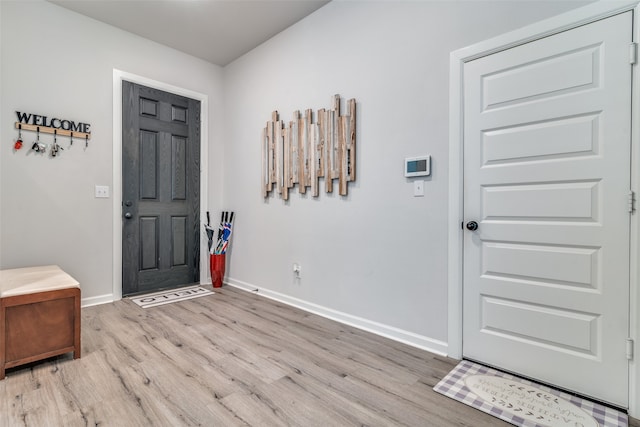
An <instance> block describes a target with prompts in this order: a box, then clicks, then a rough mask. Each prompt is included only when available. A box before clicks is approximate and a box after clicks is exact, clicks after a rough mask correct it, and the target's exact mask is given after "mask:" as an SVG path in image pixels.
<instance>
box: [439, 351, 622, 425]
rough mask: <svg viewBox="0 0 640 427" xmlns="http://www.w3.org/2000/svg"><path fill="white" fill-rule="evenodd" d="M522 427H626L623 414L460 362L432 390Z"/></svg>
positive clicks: (480, 366) (473, 364) (500, 373)
mask: <svg viewBox="0 0 640 427" xmlns="http://www.w3.org/2000/svg"><path fill="white" fill-rule="evenodd" d="M433 389H434V390H435V391H437V392H438V393H441V394H444V395H445V396H447V397H450V398H452V399H455V400H458V401H460V402H462V403H464V404H465V405H469V406H471V407H473V408H476V409H479V410H481V411H483V412H486V413H487V414H489V415H493V416H494V417H497V418H500V419H501V420H504V421H506V422H508V423H511V424H513V425H516V426H523V427H569V426H571V427H573V426H583V427H628V423H629V420H628V418H627V415H626V414H625V413H623V412H620V411H617V410H615V409H612V408H609V407H607V406H604V405H601V404H599V403H595V402H591V401H589V400H586V399H581V398H579V397H576V396H573V395H570V394H568V393H564V392H561V391H559V390H555V389H552V388H550V387H546V386H543V385H540V384H536V383H533V382H531V381H527V380H525V379H522V378H518V377H515V376H513V375H509V374H507V373H504V372H500V371H497V370H495V369H492V368H488V367H486V366H482V365H479V364H477V363H473V362H469V361H467V360H463V361H462V362H460V363H459V364H458V366H456V367H455V368H454V369H453V370H452V371H451V372H449V373H448V374H447V376H446V377H444V378H443V379H442V381H440V382H439V383H438V384H436V386H435V387H434V388H433Z"/></svg>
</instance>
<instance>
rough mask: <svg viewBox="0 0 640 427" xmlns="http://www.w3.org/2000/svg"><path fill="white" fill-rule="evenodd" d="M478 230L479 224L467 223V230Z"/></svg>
mask: <svg viewBox="0 0 640 427" xmlns="http://www.w3.org/2000/svg"><path fill="white" fill-rule="evenodd" d="M477 229H478V223H477V222H475V221H469V222H468V223H467V230H471V231H476V230H477Z"/></svg>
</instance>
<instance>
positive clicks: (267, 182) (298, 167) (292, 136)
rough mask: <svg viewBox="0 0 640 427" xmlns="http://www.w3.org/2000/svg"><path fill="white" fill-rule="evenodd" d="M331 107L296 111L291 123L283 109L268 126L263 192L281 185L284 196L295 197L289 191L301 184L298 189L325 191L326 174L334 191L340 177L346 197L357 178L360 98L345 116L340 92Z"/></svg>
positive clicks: (264, 140)
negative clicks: (322, 186)
mask: <svg viewBox="0 0 640 427" xmlns="http://www.w3.org/2000/svg"><path fill="white" fill-rule="evenodd" d="M331 102H332V108H331V109H324V108H322V109H320V110H318V111H317V113H316V115H315V118H316V121H315V122H314V121H313V118H314V117H313V116H314V114H313V110H311V109H307V110H305V112H304V115H302V114H300V111H294V113H293V117H292V120H291V121H290V122H289V123H288V125H287V124H286V123H285V122H283V121H281V120H280V119H279V115H278V112H277V111H274V112H273V113H272V114H271V121H269V122H267V124H266V127H265V128H264V129H263V130H262V144H261V145H262V168H263V171H262V196H263V197H264V198H267V197H269V193H270V192H271V191H272V190H273V189H274V188H275V189H276V191H277V193H278V194H280V197H282V199H284V200H288V199H289V190H290V189H292V188H293V187H294V186H295V184H298V193H300V194H306V193H307V188H310V193H311V196H313V197H318V196H319V195H320V178H324V183H325V191H326V192H327V193H332V192H333V187H334V182H333V181H334V180H338V183H337V184H338V194H340V195H341V196H346V195H347V191H348V183H349V182H353V181H355V179H356V100H355V99H350V100H348V101H347V102H346V114H345V115H340V111H341V110H340V104H341V100H340V95H335V96H333V97H332V99H331Z"/></svg>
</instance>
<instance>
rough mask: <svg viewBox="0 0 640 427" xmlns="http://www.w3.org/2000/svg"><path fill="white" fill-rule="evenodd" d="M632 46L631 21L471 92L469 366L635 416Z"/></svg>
mask: <svg viewBox="0 0 640 427" xmlns="http://www.w3.org/2000/svg"><path fill="white" fill-rule="evenodd" d="M631 41H632V14H631V12H627V13H624V14H620V15H616V16H613V17H610V18H607V19H604V20H601V21H597V22H595V23H592V24H589V25H585V26H582V27H578V28H575V29H572V30H569V31H565V32H562V33H559V34H556V35H554V36H551V37H546V38H543V39H540V40H537V41H534V42H531V43H527V44H524V45H521V46H517V47H514V48H511V49H507V50H504V51H501V52H498V53H495V54H492V55H489V56H485V57H482V58H479V59H476V60H473V61H470V62H467V63H466V64H465V66H464V80H463V83H464V223H463V224H462V226H464V228H465V233H464V236H465V237H464V252H463V255H464V267H463V277H464V279H463V280H464V282H463V309H464V311H463V354H464V357H466V358H469V359H473V360H477V361H480V362H484V363H486V364H489V365H493V366H497V367H499V368H502V369H505V370H508V371H512V372H515V373H517V374H521V375H524V376H527V377H531V378H534V379H537V380H540V381H543V382H547V383H550V384H554V385H557V386H559V387H562V388H565V389H569V390H574V391H576V392H579V393H581V394H584V395H588V396H592V397H595V398H597V399H600V400H604V401H607V402H610V403H612V404H615V405H619V406H622V407H627V406H628V378H629V377H628V360H627V358H626V351H625V349H626V339H627V337H628V331H629V222H630V213H629V190H630V144H631V143H630V141H631V136H630V133H631V123H630V118H631V65H630V60H629V50H630V49H629V47H630V44H631ZM474 225H477V228H476V229H475V230H474Z"/></svg>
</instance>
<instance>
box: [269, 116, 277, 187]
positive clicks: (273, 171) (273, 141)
mask: <svg viewBox="0 0 640 427" xmlns="http://www.w3.org/2000/svg"><path fill="white" fill-rule="evenodd" d="M277 121H278V112H277V111H274V112H273V113H271V121H270V122H269V123H270V124H271V134H270V136H269V137H270V138H271V184H273V188H275V189H276V190H277V188H278V179H277V178H278V177H277V176H276V161H277V155H276V124H277Z"/></svg>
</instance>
